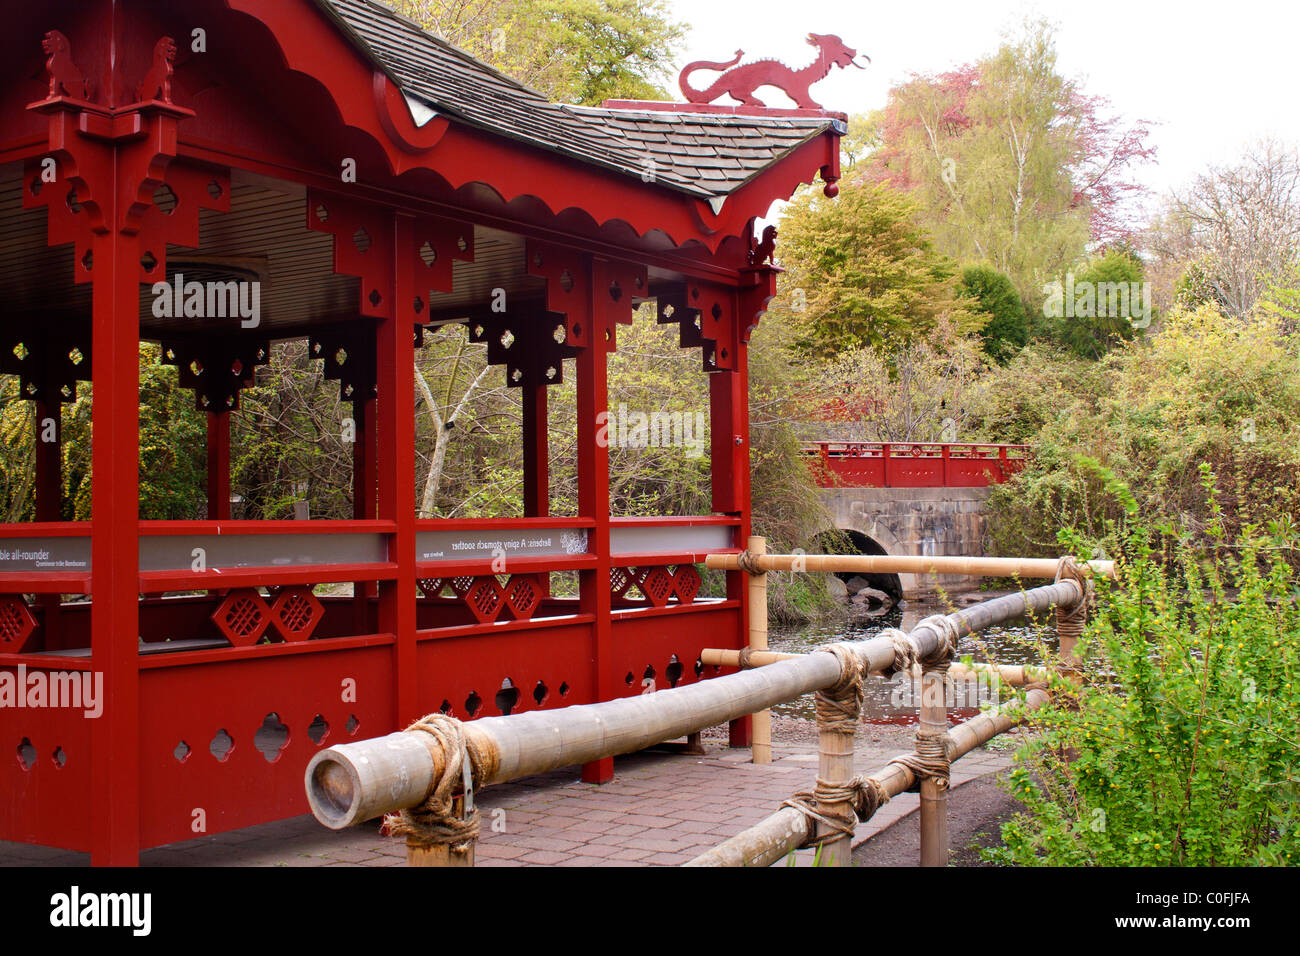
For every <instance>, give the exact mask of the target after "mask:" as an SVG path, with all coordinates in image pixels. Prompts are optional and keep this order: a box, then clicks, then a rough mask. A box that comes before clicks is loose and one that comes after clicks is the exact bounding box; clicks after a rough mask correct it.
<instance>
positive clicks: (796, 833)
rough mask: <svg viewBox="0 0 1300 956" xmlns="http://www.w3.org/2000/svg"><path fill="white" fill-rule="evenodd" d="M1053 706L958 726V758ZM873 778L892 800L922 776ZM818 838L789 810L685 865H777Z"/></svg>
mask: <svg viewBox="0 0 1300 956" xmlns="http://www.w3.org/2000/svg"><path fill="white" fill-rule="evenodd" d="M1047 702H1048V696H1047V692H1046V691H1043V690H1037V689H1035V690H1031V691H1029V693H1028V694H1026V695H1025V700H1024V703H1023V704H1021V702H1020V701H1012V702H1011V703H1009V704H1002V705H999V706H997V707H994V708H992V709H991V710H988V711H985V712H984V713H982V714H980V715H979V716H978V717H972V718H971V719H970V720H968V721H966V722H965V723H964V724H958V725H957V726H956V727H954V728H952V730H950V731H948V738H949V740H950V742H951V743H950V748H951V754H952V759H953V760H957V759H959V758H960V757H962V756H964V755H965V754H967V753H969V752H970V751H971V750H973V749H975V748H976V747H978V746H979V745H980V744H983V743H987V742H988V741H990V740H992V739H993V738H994V737H996V736H997V735H998V734H1001V733H1004V732H1006V731H1007V730H1009V729H1011V728H1012V727H1014V726H1015V725H1016V724H1018V723H1020V722H1021V721H1022V720H1024V719H1025V715H1026V713H1027V712H1028V711H1032V710H1034V709H1036V708H1038V707H1042V706H1043V705H1044V704H1046V703H1047ZM869 778H870V779H871V780H874V781H875V782H876V784H877V785H878V786H879V787H880V789H881V790H882V791H883V792H884V793H885V794H886V795H888V796H890V797H896V796H898V795H899V794H900V793H902V792H903V791H905V790H907V789H908V788H909V787H911V786H913V785H914V784H915V782H916V774H915V773H914V772H913V770H912V769H911V768H910V767H906V766H904V765H903V764H901V763H897V762H893V761H891V762H890V763H888V764H886V765H885V766H884V767H882V768H881V769H880V770H877V771H876V772H875V773H873V774H870V775H869ZM812 835H813V825H812V820H811V818H810V817H809V816H808V815H807V814H806V813H803V812H802V811H800V810H796V809H795V808H793V807H789V806H785V807H782V808H781V809H780V810H778V811H776V812H775V813H773V814H772V815H771V816H768V817H766V818H764V819H763V820H760V821H759V822H758V823H756V824H754V825H753V826H751V827H749V828H748V829H746V830H742V831H741V832H740V833H738V834H736V835H735V836H734V837H731V838H730V839H728V840H726V841H724V842H723V843H720V844H719V845H718V846H715V847H713V848H712V849H710V850H706V851H704V852H703V853H701V854H700V855H699V856H697V857H695V859H693V860H691V861H690V862H688V863H685V864H683V865H685V866H771V865H772V864H773V863H777V862H779V861H780V860H782V859H784V858H785V857H786V856H787V855H788V854H789V853H790V851H791V850H794V849H796V848H797V847H799V846H802V845H803V844H804V843H806V842H807V841H808V839H809V838H810V837H812Z"/></svg>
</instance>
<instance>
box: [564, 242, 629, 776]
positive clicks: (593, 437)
mask: <svg viewBox="0 0 1300 956" xmlns="http://www.w3.org/2000/svg"><path fill="white" fill-rule="evenodd" d="M602 262H603V260H597V259H594V258H593V257H590V256H584V257H583V264H584V265H585V266H586V275H585V276H575V277H574V278H575V280H577V281H581V282H585V283H587V290H588V294H587V296H586V302H585V306H586V308H585V310H584V311H585V315H584V316H583V320H582V325H584V326H586V328H587V329H588V330H589V331H588V335H587V344H586V346H585V347H584V348H583V349H582V351H580V352H579V353H578V356H577V361H576V363H575V364H576V365H577V369H578V436H577V440H578V510H579V511H580V512H581V513H582V515H583V516H584V517H590V518H593V519H595V522H596V526H595V527H594V528H592V529H591V530H590V531H589V532H588V533H589V534H590V535H591V537H590V538H589V542H590V544H589V547H590V548H591V550H592V551H593V552H595V554H596V566H595V567H594V568H592V569H591V570H589V571H581V572H579V575H578V580H579V582H580V592H579V593H580V595H581V596H580V599H579V604H580V606H581V609H582V613H584V614H593V615H595V622H594V623H593V625H592V628H593V648H592V651H593V653H592V659H593V666H594V669H595V681H594V683H595V687H596V700H613V699H614V698H615V697H616V696H618V690H619V688H618V682H617V677H616V675H615V674H613V673H612V672H611V670H610V668H611V667H612V664H611V659H612V650H613V648H612V644H613V627H612V621H611V619H610V611H611V604H612V601H611V598H610V592H609V572H610V555H609V528H610V522H609V446H608V442H607V441H601V440H600V432H601V429H600V425H599V424H598V422H597V416H600V417H601V419H602V420H603V418H604V415H602V414H601V413H602V412H603V413H605V414H608V407H609V396H608V390H607V384H608V383H607V379H606V371H607V369H606V365H605V354H606V353H605V332H606V329H607V326H608V321H607V320H606V318H605V311H604V310H603V309H598V308H596V306H595V303H596V294H597V290H598V289H601V288H603V286H602V276H601V274H600V273H602V272H603V270H602V268H601V265H602ZM582 779H583V782H584V783H607V782H609V781H610V780H612V779H614V758H613V757H606V758H604V759H603V760H596V761H593V762H592V763H588V764H584V765H583V767H582Z"/></svg>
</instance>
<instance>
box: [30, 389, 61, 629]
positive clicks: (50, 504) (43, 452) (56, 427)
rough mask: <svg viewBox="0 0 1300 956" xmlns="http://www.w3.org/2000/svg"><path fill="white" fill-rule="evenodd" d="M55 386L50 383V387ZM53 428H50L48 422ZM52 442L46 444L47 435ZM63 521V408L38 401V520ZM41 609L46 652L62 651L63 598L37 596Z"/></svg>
mask: <svg viewBox="0 0 1300 956" xmlns="http://www.w3.org/2000/svg"><path fill="white" fill-rule="evenodd" d="M50 387H52V385H51V384H50V383H48V382H47V383H46V388H50ZM47 422H52V423H53V427H52V428H47V427H46V423H47ZM50 434H52V435H53V440H52V441H46V436H47V435H50ZM62 518H63V408H62V405H61V404H60V403H59V401H58V400H57V399H56V400H55V401H54V402H53V403H49V402H45V401H38V402H36V520H37V521H61V520H62ZM36 601H37V603H38V604H39V605H40V607H41V629H42V630H43V632H44V638H45V650H47V651H53V650H59V649H60V648H62V646H63V642H62V628H61V627H60V621H59V612H60V610H61V608H62V602H63V598H62V595H58V594H40V595H37V597H36Z"/></svg>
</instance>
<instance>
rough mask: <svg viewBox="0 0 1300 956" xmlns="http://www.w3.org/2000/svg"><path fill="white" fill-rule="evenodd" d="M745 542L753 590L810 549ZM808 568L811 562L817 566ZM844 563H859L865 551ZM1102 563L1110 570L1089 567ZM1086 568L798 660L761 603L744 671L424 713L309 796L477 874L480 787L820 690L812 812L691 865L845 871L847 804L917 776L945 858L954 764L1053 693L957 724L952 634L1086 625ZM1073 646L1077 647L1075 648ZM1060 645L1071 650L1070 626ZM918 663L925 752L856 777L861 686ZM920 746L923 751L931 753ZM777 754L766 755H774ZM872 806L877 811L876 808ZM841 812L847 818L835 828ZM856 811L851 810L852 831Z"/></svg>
mask: <svg viewBox="0 0 1300 956" xmlns="http://www.w3.org/2000/svg"><path fill="white" fill-rule="evenodd" d="M751 543H752V544H754V545H755V548H754V550H753V551H752V552H746V556H745V560H746V562H747V564H748V567H746V570H747V571H748V572H749V573H750V579H751V581H752V580H753V579H754V578H761V577H762V573H763V571H764V570H766V569H767V568H768V567H770V568H781V569H785V568H786V567H788V566H789V563H790V562H791V561H792V560H794V559H795V558H799V559H804V556H790V555H770V556H764V555H763V554H762V551H761V548H762V541H761V539H758V540H755V541H753V542H751ZM735 558H736V556H735V555H726V556H718V555H710V556H709V559H708V560H709V564H710V566H718V565H717V564H715V563H713V562H714V561H715V559H719V560H728V559H735ZM806 560H808V561H810V562H811V561H812V560H813V558H811V557H808V558H806ZM843 560H844V561H845V562H852V561H856V560H858V558H857V557H856V556H855V557H848V558H845V559H843ZM895 560H896V561H897V559H895ZM925 560H926V561H928V562H933V561H934V560H937V559H925ZM982 560H983V561H984V562H988V561H999V560H1000V561H1007V560H1009V559H982ZM1013 563H1015V564H1016V565H1017V567H1019V568H1020V569H1021V572H1020V573H1021V574H1022V576H1026V577H1027V576H1030V572H1033V573H1034V574H1037V575H1039V576H1046V575H1045V574H1044V573H1043V572H1044V569H1043V568H1040V567H1038V565H1037V564H1035V563H1034V562H1024V561H1018V560H1014V561H1013ZM1048 563H1051V564H1052V566H1053V574H1057V572H1058V570H1059V564H1058V563H1057V562H1048ZM1098 564H1101V565H1104V564H1105V563H1104V562H1094V565H1098ZM765 566H766V567H765ZM838 567H839V566H836V567H835V568H832V569H838ZM998 567H999V568H1001V567H1002V565H998ZM799 570H803V569H802V568H800V569H799ZM808 570H813V568H811V567H809V568H808ZM819 570H820V569H819ZM1110 570H1111V569H1110V568H1109V567H1104V566H1102V567H1096V566H1094V567H1093V568H1092V569H1091V571H1092V573H1110ZM985 573H997V574H1003V573H1006V572H1005V571H1003V570H998V571H996V572H985ZM1086 575H1087V572H1082V571H1077V572H1076V573H1075V574H1073V576H1070V575H1066V576H1060V575H1059V574H1058V575H1057V576H1058V580H1056V581H1055V582H1054V583H1053V584H1049V585H1045V586H1042V587H1037V588H1033V589H1030V590H1027V591H1023V592H1020V593H1016V594H1011V595H1007V596H1004V597H1000V598H996V599H993V600H990V601H986V602H984V603H982V604H978V605H974V606H972V607H969V608H964V609H962V610H960V611H957V612H955V613H953V614H949V615H946V616H935V617H931V618H927V619H926V620H925V621H922V622H921V623H920V624H919V625H917V626H916V627H915V628H913V630H912V631H911V633H910V634H907V635H903V634H902V633H901V632H893V633H892V634H890V635H883V636H880V637H876V638H872V639H869V640H864V641H855V642H844V643H840V644H834V645H830V646H828V647H826V648H819V649H818V650H816V651H813V652H812V653H809V654H804V655H785V654H774V653H772V652H769V651H766V650H765V647H766V613H765V612H766V607H765V605H764V607H763V614H762V618H763V626H762V627H761V629H759V630H758V631H751V635H750V640H751V648H750V650H749V652H748V658H749V659H748V661H747V664H748V665H749V667H748V668H747V669H744V670H741V671H740V672H738V673H735V674H729V675H726V676H723V677H718V678H714V679H711V680H707V681H702V682H700V683H696V684H691V685H687V686H685V687H678V688H673V689H669V690H663V691H659V692H656V693H654V694H647V695H644V696H637V697H629V698H624V699H620V700H614V701H608V702H606V703H600V704H587V705H579V706H574V707H567V708H562V709H556V710H544V711H532V712H529V713H524V714H515V715H510V716H505V717H484V718H481V719H479V720H476V721H473V722H470V723H465V724H461V723H460V722H459V721H455V720H452V719H451V718H444V717H441V715H430V717H428V718H425V721H427V722H430V723H429V724H427V725H422V726H420V727H419V729H408V730H406V731H402V732H399V733H394V734H389V735H388V736H386V737H379V738H374V739H371V740H365V741H358V742H355V743H347V744H341V745H338V746H335V747H330V748H328V749H326V750H323V751H321V752H319V753H317V754H316V756H315V757H313V758H312V760H311V762H310V764H309V765H308V767H307V771H306V778H305V784H306V790H307V797H308V801H309V803H310V805H311V809H312V813H313V814H314V815H315V816H316V818H317V820H319V821H320V822H321V823H322V824H324V825H325V826H327V827H330V828H332V829H342V828H344V827H348V826H352V825H355V824H358V823H360V822H362V821H365V820H369V819H372V818H374V817H378V816H380V815H384V814H399V813H401V814H402V816H401V820H400V825H399V827H398V829H397V832H399V833H400V832H406V833H407V839H408V843H407V845H408V862H409V863H411V864H412V865H453V866H454V865H461V866H463V865H472V861H473V844H474V839H475V837H476V835H477V825H476V824H474V825H470V823H469V822H468V820H469V818H470V817H471V816H472V807H473V799H474V794H475V793H476V791H477V790H479V789H480V788H482V787H484V786H489V785H492V784H499V783H504V782H507V781H510V780H515V779H518V778H520V777H525V776H529V775H532V774H537V773H544V772H546V771H549V770H554V769H557V768H560V767H566V766H572V765H574V764H582V763H588V762H590V761H594V760H598V759H601V758H604V757H611V756H616V755H619V754H626V753H631V752H634V751H638V750H643V749H645V748H647V747H650V746H654V745H655V744H659V743H662V742H664V741H669V740H675V739H678V738H680V737H684V736H689V735H691V734H695V733H698V732H699V731H701V730H703V729H704V728H706V727H713V726H716V725H718V724H721V723H725V722H727V721H730V720H735V719H737V718H739V717H742V716H745V715H752V714H755V713H760V712H763V711H766V710H767V709H768V708H769V707H771V706H773V705H774V704H778V703H782V702H785V701H790V700H794V699H796V698H798V697H801V696H803V695H804V694H808V693H814V692H815V693H818V699H819V709H818V714H819V720H818V723H819V764H818V789H817V790H816V791H814V793H813V794H811V795H808V799H806V800H805V801H804V806H803V808H802V809H799V808H796V807H793V806H786V807H783V808H782V809H781V810H780V811H778V812H777V813H776V814H773V816H772V817H769V818H768V819H767V820H766V821H764V822H763V823H761V824H759V825H758V826H757V827H753V828H751V829H750V830H747V831H745V832H744V833H742V834H740V835H739V836H737V837H733V838H732V839H731V840H728V841H727V842H726V843H724V844H722V845H721V846H719V847H717V848H716V849H715V850H712V851H709V852H708V853H706V854H704V855H702V856H701V857H699V858H697V859H696V860H694V861H692V863H693V864H695V865H746V864H748V865H754V864H758V863H761V862H764V861H766V862H769V863H770V862H772V861H774V860H776V859H780V858H781V857H782V856H784V855H785V854H786V853H788V852H789V850H790V849H793V848H794V847H797V846H803V845H806V844H807V843H808V842H809V841H810V840H811V841H815V842H817V843H819V844H821V845H823V846H824V847H825V850H824V853H826V854H828V855H829V856H830V857H831V858H832V859H833V861H834V862H835V864H836V865H848V864H849V857H850V850H851V841H852V821H851V816H852V812H850V811H846V809H845V808H846V807H847V806H849V805H850V804H852V803H853V801H854V800H855V799H857V800H858V801H859V804H860V803H861V800H862V799H863V797H864V794H865V795H866V797H868V798H869V799H867V801H866V802H867V803H868V804H871V803H873V802H874V801H875V800H877V799H879V800H881V801H883V799H888V796H892V795H893V794H896V793H899V792H902V791H903V790H905V789H908V788H909V787H912V786H914V785H917V784H918V782H919V786H920V790H921V825H922V850H921V855H922V862H923V864H927V865H943V864H944V863H946V860H947V854H948V848H947V835H946V812H945V801H946V795H947V779H946V773H947V770H946V768H947V764H948V762H949V761H950V760H953V759H956V758H957V757H959V756H961V755H962V754H964V753H966V752H967V751H969V750H970V749H971V748H973V747H975V746H978V745H979V744H981V743H983V742H985V741H987V740H989V739H991V738H992V737H993V736H994V735H996V734H998V733H1001V732H1003V731H1005V730H1006V729H1008V728H1009V727H1011V726H1013V725H1014V724H1015V723H1016V722H1017V721H1018V720H1020V719H1022V718H1023V716H1024V713H1025V712H1026V708H1030V709H1031V708H1033V707H1036V706H1041V705H1042V703H1043V702H1045V701H1046V699H1047V697H1046V694H1044V693H1043V692H1042V691H1041V690H1031V691H1030V692H1029V693H1028V695H1027V698H1026V701H1025V703H1024V704H1023V705H1020V706H1011V707H1000V708H996V709H995V710H993V711H990V712H988V713H985V714H983V715H981V716H979V717H976V718H974V719H972V720H970V721H967V722H966V723H964V724H962V725H961V726H959V727H956V728H952V729H949V728H948V727H947V723H946V710H945V708H944V705H943V699H944V698H943V694H942V693H939V694H935V693H933V692H934V691H935V690H936V689H937V688H940V687H941V686H942V682H943V680H944V678H945V674H946V673H947V672H948V671H949V667H950V665H951V662H952V659H953V657H954V654H955V650H956V641H957V640H958V639H959V638H960V637H961V636H964V635H966V634H970V633H974V632H977V631H981V630H983V629H984V628H987V627H990V626H992V625H995V624H1000V623H1003V622H1006V621H1010V620H1015V619H1018V618H1021V617H1024V616H1026V615H1028V614H1035V615H1041V614H1045V613H1046V612H1048V611H1049V610H1051V609H1052V608H1055V609H1056V610H1057V615H1058V623H1059V622H1061V621H1062V615H1063V614H1064V615H1066V616H1067V617H1068V616H1070V615H1071V614H1075V616H1076V617H1077V614H1076V611H1077V610H1078V609H1081V608H1082V607H1084V606H1085V605H1086V601H1087V598H1088V590H1089V588H1088V582H1087V580H1086ZM752 593H753V592H751V595H752ZM1075 630H1077V628H1075ZM1072 644H1073V639H1071V644H1070V648H1071V649H1072ZM756 645H757V646H756ZM1062 652H1063V654H1065V653H1067V648H1066V646H1065V637H1064V629H1063V637H1062ZM706 653H707V654H710V655H711V660H706V661H705V662H706V663H710V662H717V663H727V664H730V663H732V662H733V658H732V656H731V655H734V662H735V663H737V664H739V663H741V662H740V653H739V652H736V651H713V652H706ZM916 662H920V663H921V664H922V665H923V671H922V681H923V687H922V693H923V700H922V705H921V715H920V716H921V725H920V728H919V731H918V746H917V754H913V755H911V758H915V759H912V760H910V762H909V760H903V762H902V763H898V762H897V760H900V759H903V758H896V762H891V763H890V764H889V765H888V766H887V767H886V768H884V769H883V770H881V771H878V772H877V774H875V775H872V776H871V777H870V778H869V779H864V778H854V777H852V776H851V775H852V769H853V733H852V727H853V724H855V723H856V721H857V718H858V708H859V706H860V703H861V690H860V681H861V678H862V677H863V676H864V675H868V674H878V673H882V672H890V671H893V670H903V669H909V668H910V667H911V666H912V665H913V664H914V663H916ZM757 665H762V666H757ZM977 667H978V665H977ZM992 670H995V671H996V672H997V673H998V675H999V676H1000V677H1001V678H1002V679H1003V680H1005V681H1006V682H1007V683H1011V684H1017V683H1023V682H1024V681H1026V680H1037V679H1039V678H1041V677H1044V676H1046V675H1045V674H1042V673H1039V672H1037V671H1036V670H1035V669H1032V668H1029V669H1026V668H993V669H992ZM846 688H849V689H850V690H849V691H846ZM846 693H848V694H849V696H850V697H852V696H854V695H856V700H851V701H849V702H848V704H846V703H845V701H848V697H845V694H846ZM835 695H839V696H838V697H836V696H835ZM824 700H827V701H830V704H831V705H834V706H839V707H840V708H841V712H840V714H839V716H838V717H834V716H826V717H825V719H823V716H824V715H823V713H822V704H823V701H824ZM935 700H937V701H938V703H937V704H936V703H934V701H935ZM927 701H928V703H927ZM828 713H829V711H828ZM923 739H924V743H925V747H924V748H923V746H922V740H923ZM923 749H926V750H927V753H924V754H923V753H922V752H921V751H922V750H923ZM940 751H941V752H940ZM768 754H769V759H770V750H769V751H768ZM936 755H938V756H936ZM927 760H929V761H930V763H928V764H927V763H926V761H927ZM935 760H938V761H939V762H940V764H941V765H942V766H941V767H940V770H941V771H942V772H938V771H932V770H931V769H927V768H930V767H931V766H932V764H933V762H934V761H935ZM756 762H757V761H756ZM918 768H919V769H918ZM823 785H824V786H823ZM453 793H454V796H453ZM877 805H878V804H877ZM862 809H863V807H862V806H861V805H859V808H858V811H857V812H858V816H859V819H862V818H863V817H862V815H861V814H862ZM868 809H870V811H871V812H874V809H875V807H874V806H871V807H869V808H868ZM403 811H405V813H403ZM417 815H418V816H419V819H416V816H417ZM834 815H837V816H838V822H837V820H836V819H834V818H833V816H834ZM846 815H847V816H848V817H850V820H849V822H848V823H847V824H846V823H845V822H844V818H845V817H846ZM867 816H869V813H868V814H867ZM827 821H829V822H827ZM402 827H406V829H405V830H403V829H402Z"/></svg>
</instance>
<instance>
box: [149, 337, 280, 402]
mask: <svg viewBox="0 0 1300 956" xmlns="http://www.w3.org/2000/svg"><path fill="white" fill-rule="evenodd" d="M270 358H271V345H270V343H269V342H268V341H267V340H266V339H258V338H246V337H238V336H236V335H223V336H220V337H218V336H211V337H207V336H205V337H203V338H180V339H166V340H164V341H163V343H162V359H161V360H162V363H163V364H164V365H173V366H175V367H176V370H177V376H176V380H177V382H178V383H179V384H180V386H181V387H182V388H189V389H193V390H194V407H195V408H197V409H198V410H199V411H201V412H232V411H235V410H237V409H238V408H239V393H240V391H241V390H242V389H245V388H247V387H249V386H250V385H252V384H253V375H254V372H255V371H256V367H257V366H258V365H265V364H266V363H267V362H269V361H270Z"/></svg>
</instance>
